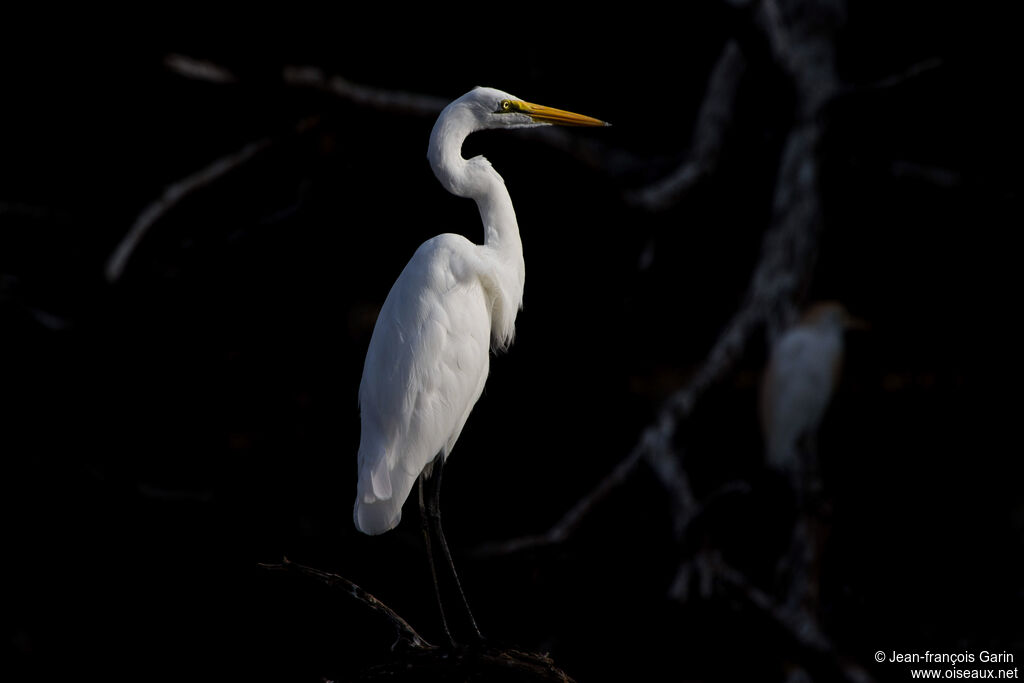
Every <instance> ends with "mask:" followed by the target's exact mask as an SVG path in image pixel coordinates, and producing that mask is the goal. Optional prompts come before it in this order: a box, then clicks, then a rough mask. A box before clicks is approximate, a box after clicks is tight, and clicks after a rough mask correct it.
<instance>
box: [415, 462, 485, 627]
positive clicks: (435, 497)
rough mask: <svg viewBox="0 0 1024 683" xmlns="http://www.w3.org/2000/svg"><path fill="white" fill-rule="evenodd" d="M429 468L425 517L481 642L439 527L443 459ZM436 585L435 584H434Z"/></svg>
mask: <svg viewBox="0 0 1024 683" xmlns="http://www.w3.org/2000/svg"><path fill="white" fill-rule="evenodd" d="M432 465H433V466H432V467H431V468H430V473H429V474H427V478H426V482H425V484H426V490H427V500H426V516H427V518H428V520H429V521H430V524H431V526H432V527H433V529H434V532H435V533H436V534H437V540H438V542H439V543H440V544H441V552H442V553H443V554H444V559H445V561H446V562H447V563H448V570H449V572H450V574H451V577H452V580H453V581H454V583H455V588H456V590H457V591H458V593H459V598H460V599H461V600H462V606H463V608H464V609H465V610H466V617H467V618H468V619H469V625H470V628H472V630H473V635H474V636H475V637H476V640H478V641H482V640H483V639H484V637H483V635H482V634H481V633H480V628H479V627H478V626H477V625H476V619H474V618H473V612H472V610H470V609H469V601H468V600H466V593H465V591H463V589H462V582H461V581H459V574H458V572H456V571H455V562H454V561H452V554H451V551H450V550H449V549H448V541H447V540H446V539H445V537H444V529H443V528H442V527H441V473H442V471H443V468H444V457H443V455H438V456H437V458H435V459H434V462H433V464H432ZM435 585H436V584H435Z"/></svg>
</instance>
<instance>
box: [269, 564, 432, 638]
mask: <svg viewBox="0 0 1024 683" xmlns="http://www.w3.org/2000/svg"><path fill="white" fill-rule="evenodd" d="M260 566H261V567H263V568H264V569H269V570H271V571H290V572H296V573H298V574H300V575H303V576H306V577H309V578H312V579H316V580H318V581H320V582H322V583H325V584H327V585H328V586H330V587H331V588H334V589H337V590H340V591H342V592H343V593H346V594H348V595H350V596H351V597H353V598H355V599H356V600H358V601H359V602H361V603H363V604H364V605H366V606H367V607H369V608H370V609H371V610H373V611H374V612H375V613H377V614H378V615H380V616H382V617H383V618H384V619H385V620H387V621H388V622H389V623H390V624H391V625H392V626H393V627H394V629H395V633H396V635H397V636H398V639H397V640H396V641H395V643H394V644H393V645H392V646H391V648H392V649H395V646H396V645H402V646H405V647H407V648H411V649H413V650H427V649H433V648H434V647H435V646H434V645H431V644H430V643H429V642H427V640H426V639H425V638H423V636H421V635H420V634H419V633H417V632H416V629H414V628H413V627H412V626H410V625H409V622H407V621H406V620H405V619H403V618H402V617H401V616H400V615H399V614H398V613H397V612H395V611H394V610H393V609H391V608H390V607H388V606H387V605H385V604H384V603H383V602H381V601H380V600H378V599H377V598H376V597H374V596H373V595H371V594H370V593H368V592H367V591H365V590H363V589H362V588H360V587H359V586H357V585H356V584H354V583H352V582H351V581H349V580H348V579H346V578H345V577H344V576H340V575H338V574H330V573H328V572H325V571H321V570H319V569H315V568H313V567H307V566H305V565H301V564H296V563H295V562H292V561H290V560H289V559H288V558H287V557H285V558H283V559H282V561H281V563H280V564H263V563H260Z"/></svg>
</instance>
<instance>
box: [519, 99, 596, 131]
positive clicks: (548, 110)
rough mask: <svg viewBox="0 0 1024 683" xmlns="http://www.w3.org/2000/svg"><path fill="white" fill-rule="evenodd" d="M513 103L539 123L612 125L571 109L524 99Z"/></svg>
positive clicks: (521, 111)
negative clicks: (566, 109)
mask: <svg viewBox="0 0 1024 683" xmlns="http://www.w3.org/2000/svg"><path fill="white" fill-rule="evenodd" d="M512 105H513V106H514V107H515V108H516V110H517V111H519V112H520V113H523V114H526V115H527V116H529V117H530V118H532V119H533V120H534V121H536V122H537V123H553V124H555V125H559V126H610V125H611V124H610V123H606V122H604V121H601V120H600V119H595V118H593V117H590V116H584V115H583V114H574V113H572V112H571V111H565V110H563V109H555V108H554V107H545V106H544V105H542V104H532V103H530V102H523V101H522V100H512Z"/></svg>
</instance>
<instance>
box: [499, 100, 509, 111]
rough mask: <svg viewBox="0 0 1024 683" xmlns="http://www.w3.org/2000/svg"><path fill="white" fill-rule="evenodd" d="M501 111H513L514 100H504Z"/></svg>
mask: <svg viewBox="0 0 1024 683" xmlns="http://www.w3.org/2000/svg"><path fill="white" fill-rule="evenodd" d="M501 111H512V100H502V101H501Z"/></svg>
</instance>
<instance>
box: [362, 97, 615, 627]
mask: <svg viewBox="0 0 1024 683" xmlns="http://www.w3.org/2000/svg"><path fill="white" fill-rule="evenodd" d="M547 124H561V125H570V126H605V125H608V124H606V123H604V122H603V121H599V120H597V119H594V118H590V117H588V116H582V115H580V114H573V113H571V112H567V111H562V110H559V109H552V108H550V107H543V106H540V105H535V104H530V103H528V102H524V101H522V100H520V99H518V98H516V97H513V96H512V95H509V94H508V93H504V92H501V91H500V90H495V89H493V88H476V89H474V90H472V91H470V92H469V93H467V94H465V95H463V96H462V97H460V98H459V99H457V100H455V101H454V102H452V103H451V104H449V105H448V106H447V107H445V109H444V111H442V112H441V115H440V117H439V118H438V119H437V123H436V124H434V128H433V130H432V131H431V133H430V144H429V147H428V150H427V158H428V159H429V160H430V165H431V168H432V169H433V170H434V174H435V175H436V176H437V179H438V180H439V181H440V182H441V184H442V185H443V186H444V187H445V189H447V190H448V191H449V192H451V193H452V194H455V195H458V196H459V197H468V198H470V199H473V200H474V201H475V202H476V204H477V207H478V209H479V210H480V218H481V220H482V221H483V228H484V243H483V245H479V244H474V243H473V242H471V241H469V240H468V239H466V238H465V237H462V236H461V235H455V234H450V233H449V234H443V235H438V236H437V237H434V238H432V239H430V240H427V241H426V242H424V243H423V244H422V245H421V246H420V247H419V249H417V250H416V253H415V254H414V255H413V257H412V259H411V260H410V261H409V263H408V265H407V266H406V267H405V269H404V270H403V271H402V274H401V275H399V277H398V280H397V281H396V282H395V284H394V286H393V287H392V288H391V291H390V293H389V294H388V296H387V299H386V300H385V301H384V306H383V307H382V308H381V311H380V314H379V316H378V317H377V323H376V325H375V327H374V330H373V335H372V337H371V339H370V345H369V348H368V349H367V352H366V362H365V364H364V366H363V377H362V381H361V382H360V384H359V407H360V418H361V423H362V424H361V437H360V442H359V480H358V484H357V488H356V501H355V510H354V512H353V516H354V518H355V525H356V527H357V528H358V529H359V530H360V531H362V532H363V533H366V534H371V535H372V534H380V533H383V532H385V531H388V530H389V529H393V528H394V527H395V526H396V525H397V524H398V522H399V520H401V517H402V505H403V504H404V503H405V501H406V499H407V498H408V497H409V493H410V491H411V490H412V486H413V483H414V482H415V481H417V480H419V482H420V493H419V498H420V511H421V515H422V518H423V533H424V538H425V541H426V546H427V553H428V558H429V561H430V567H431V572H432V573H433V578H434V586H435V589H436V591H437V599H438V603H439V606H440V608H441V619H442V624H443V626H444V630H445V633H446V634H447V635H448V638H449V640H452V639H451V635H450V633H449V631H448V625H447V621H446V619H445V614H444V606H443V604H442V601H441V595H440V586H439V584H438V574H437V569H436V567H435V564H434V559H433V554H432V550H431V536H430V534H431V532H432V531H433V532H434V533H435V534H436V535H437V537H438V540H439V541H440V545H441V549H442V551H443V552H444V555H445V559H446V560H447V564H448V569H449V571H450V572H451V576H452V577H453V578H454V583H455V586H456V587H458V591H459V594H460V596H461V598H462V603H463V606H464V607H465V609H466V613H467V615H468V617H469V622H470V624H471V625H472V628H473V630H474V632H475V635H476V636H477V638H480V631H479V629H478V628H477V627H476V623H475V621H474V620H473V617H472V614H471V613H470V612H469V607H468V604H467V603H466V600H465V595H463V594H462V589H461V586H460V585H459V581H458V576H457V575H456V573H455V568H454V564H453V563H452V561H451V554H450V552H449V551H448V546H447V543H446V541H445V539H444V533H443V531H442V529H441V520H440V513H439V498H440V488H441V470H442V467H443V465H444V461H445V459H446V458H447V457H448V455H449V454H450V453H451V450H452V447H453V446H454V445H455V441H456V440H457V439H458V438H459V434H460V433H461V432H462V428H463V426H464V425H465V423H466V419H467V418H468V417H469V414H470V412H471V411H472V410H473V406H474V404H476V401H477V399H478V398H480V394H481V392H482V391H483V388H484V383H485V382H486V380H487V373H488V366H489V351H490V349H491V348H494V349H505V348H507V347H508V346H509V344H511V342H512V337H513V332H514V330H515V320H516V314H517V312H518V311H519V308H520V306H521V304H522V299H523V283H524V280H525V277H526V268H525V265H524V261H523V245H522V242H521V241H520V238H519V226H518V224H517V222H516V215H515V211H514V209H513V208H512V200H511V198H510V197H509V194H508V190H506V189H505V182H504V181H503V180H502V178H501V176H500V175H498V173H497V171H495V170H494V169H493V168H492V167H491V164H490V162H488V161H487V160H486V159H485V158H484V157H482V156H477V157H473V158H472V159H465V158H463V156H462V143H463V141H464V140H465V139H466V137H467V136H468V135H469V134H470V133H473V132H475V131H478V130H484V129H488V128H526V127H532V126H539V125H547ZM452 642H454V641H452Z"/></svg>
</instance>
